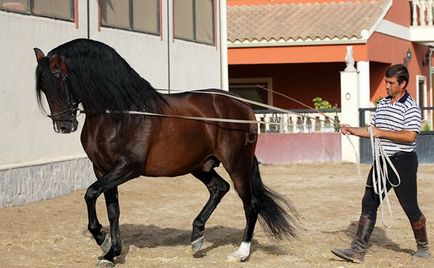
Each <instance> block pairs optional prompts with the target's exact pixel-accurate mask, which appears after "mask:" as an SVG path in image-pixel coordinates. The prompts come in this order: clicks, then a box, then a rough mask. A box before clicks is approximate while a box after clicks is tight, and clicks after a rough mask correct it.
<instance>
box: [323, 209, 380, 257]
mask: <svg viewBox="0 0 434 268" xmlns="http://www.w3.org/2000/svg"><path fill="white" fill-rule="evenodd" d="M374 226H375V220H370V219H369V218H368V215H362V216H360V219H359V224H358V226H357V232H356V236H355V237H354V239H353V242H352V243H351V247H350V248H347V249H340V248H335V249H332V250H331V251H332V253H333V254H335V255H336V256H338V257H339V258H342V259H344V260H347V261H351V262H355V263H362V262H363V259H364V258H365V254H366V250H367V249H368V241H369V238H370V237H371V234H372V231H373V230H374Z"/></svg>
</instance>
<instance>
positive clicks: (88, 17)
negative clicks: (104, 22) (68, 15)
mask: <svg viewBox="0 0 434 268" xmlns="http://www.w3.org/2000/svg"><path fill="white" fill-rule="evenodd" d="M86 5H87V39H90V10H89V8H90V4H89V0H87V3H86ZM98 23H99V22H98Z"/></svg>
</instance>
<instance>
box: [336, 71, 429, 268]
mask: <svg viewBox="0 0 434 268" xmlns="http://www.w3.org/2000/svg"><path fill="white" fill-rule="evenodd" d="M385 81H386V90H387V95H388V96H387V97H386V98H384V99H382V100H381V101H380V103H379V104H378V106H377V109H376V111H375V114H374V116H373V118H372V121H371V132H372V135H373V136H374V137H376V138H379V139H380V144H381V145H382V147H383V149H384V151H385V153H386V154H387V155H388V156H389V158H390V160H391V161H392V163H393V165H394V166H395V168H396V170H397V171H398V174H399V176H400V178H401V182H400V184H399V185H398V186H397V187H395V188H394V190H395V194H396V196H397V198H398V200H399V203H400V204H401V207H402V208H403V210H404V212H405V214H406V215H407V217H408V219H409V220H410V224H411V227H412V229H413V233H414V237H415V239H416V245H417V251H416V252H415V254H414V256H416V257H422V258H429V257H431V253H430V251H429V248H428V239H427V233H426V225H425V221H426V219H425V216H424V215H423V214H422V212H421V211H420V209H419V206H418V203H417V183H416V179H417V176H416V173H417V167H418V160H417V155H416V152H415V151H414V150H415V148H416V136H417V134H418V133H419V132H420V124H421V113H420V109H419V107H418V106H417V104H416V103H415V101H414V100H413V98H412V97H411V96H410V95H409V94H408V92H407V90H406V87H407V85H408V81H409V74H408V70H407V68H406V67H405V66H404V65H402V64H398V65H393V66H390V67H389V68H387V70H386V72H385ZM340 130H341V132H342V134H344V135H355V136H359V137H369V131H368V127H350V126H349V125H342V126H341V129H340ZM373 172H375V169H374V165H373V167H372V168H371V171H370V172H369V175H368V179H367V183H366V188H365V194H364V196H363V199H362V213H361V216H360V219H359V223H358V226H357V231H356V234H355V237H354V239H353V242H352V243H351V246H350V248H347V249H332V253H333V254H335V255H336V256H338V257H340V258H342V259H344V260H347V261H351V262H356V263H362V262H363V260H364V257H365V254H366V250H367V248H368V241H369V238H370V236H371V233H372V231H373V229H374V226H375V221H376V219H377V209H378V207H379V205H380V196H379V195H378V194H376V193H375V192H374V188H373V187H372V175H373ZM388 174H389V181H390V183H392V184H394V185H395V184H397V182H398V179H397V176H396V175H395V173H394V172H393V171H392V169H391V168H390V165H389V164H388ZM376 177H377V178H378V177H379V176H378V175H376ZM390 183H389V182H387V191H389V190H390V188H391V187H392V186H391V184H390ZM381 198H384V195H383V196H382V197H381Z"/></svg>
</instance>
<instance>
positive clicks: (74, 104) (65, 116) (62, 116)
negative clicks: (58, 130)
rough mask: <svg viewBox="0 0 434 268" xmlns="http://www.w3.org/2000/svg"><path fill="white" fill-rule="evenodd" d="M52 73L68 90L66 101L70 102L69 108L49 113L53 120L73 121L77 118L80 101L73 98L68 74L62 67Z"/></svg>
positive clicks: (66, 90)
mask: <svg viewBox="0 0 434 268" xmlns="http://www.w3.org/2000/svg"><path fill="white" fill-rule="evenodd" d="M51 74H52V75H53V76H54V77H56V78H57V79H58V80H59V83H60V84H61V85H62V87H63V89H64V90H65V92H66V101H67V102H68V109H66V110H64V111H61V112H58V113H55V114H50V115H47V116H48V117H49V118H51V119H52V120H53V121H59V122H73V121H75V120H76V119H75V118H76V116H77V111H79V110H80V109H78V101H77V100H75V99H74V98H72V95H71V92H70V90H69V88H68V83H67V80H68V75H67V74H65V73H63V72H62V70H60V69H55V70H54V71H52V72H51Z"/></svg>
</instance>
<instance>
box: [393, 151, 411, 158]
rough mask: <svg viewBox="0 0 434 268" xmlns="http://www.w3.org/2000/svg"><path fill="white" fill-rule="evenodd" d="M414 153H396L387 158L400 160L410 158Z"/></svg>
mask: <svg viewBox="0 0 434 268" xmlns="http://www.w3.org/2000/svg"><path fill="white" fill-rule="evenodd" d="M415 153H416V152H415V151H411V152H397V153H394V154H392V155H391V156H389V158H390V159H393V160H396V159H400V158H405V157H408V156H411V155H413V154H415Z"/></svg>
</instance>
